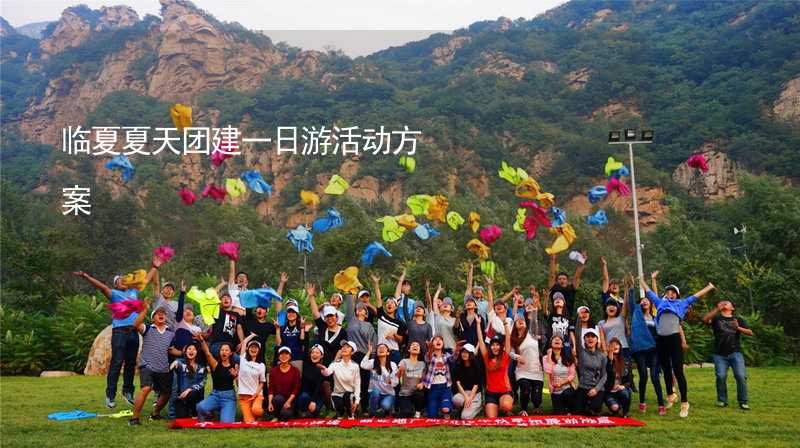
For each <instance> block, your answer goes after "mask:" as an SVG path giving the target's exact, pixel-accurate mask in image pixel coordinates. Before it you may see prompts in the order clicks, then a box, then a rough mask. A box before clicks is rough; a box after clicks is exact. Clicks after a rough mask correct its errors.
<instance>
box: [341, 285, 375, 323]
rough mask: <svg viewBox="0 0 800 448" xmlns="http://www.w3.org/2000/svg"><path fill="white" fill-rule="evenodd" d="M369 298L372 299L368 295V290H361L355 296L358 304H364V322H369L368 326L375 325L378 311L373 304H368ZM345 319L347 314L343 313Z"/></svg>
mask: <svg viewBox="0 0 800 448" xmlns="http://www.w3.org/2000/svg"><path fill="white" fill-rule="evenodd" d="M371 297H372V295H371V294H370V292H369V291H368V290H366V289H362V290H361V291H359V292H358V294H357V295H356V300H358V302H359V303H363V304H364V309H366V311H367V318H366V319H365V320H366V321H367V322H369V323H370V324H374V323H375V319H377V318H378V309H377V308H375V306H374V305H373V304H371V303H369V301H370V298H371ZM346 317H347V313H345V318H346Z"/></svg>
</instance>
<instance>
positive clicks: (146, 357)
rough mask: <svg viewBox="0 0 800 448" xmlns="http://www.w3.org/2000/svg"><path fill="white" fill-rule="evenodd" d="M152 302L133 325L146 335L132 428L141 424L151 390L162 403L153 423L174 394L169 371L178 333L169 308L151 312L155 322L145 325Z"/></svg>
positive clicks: (158, 407)
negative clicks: (172, 326) (171, 323)
mask: <svg viewBox="0 0 800 448" xmlns="http://www.w3.org/2000/svg"><path fill="white" fill-rule="evenodd" d="M147 306H148V303H147V301H145V309H144V310H142V312H141V313H139V315H138V316H137V317H136V320H135V321H134V322H133V326H134V328H136V331H138V332H139V334H141V335H142V355H141V359H140V364H139V380H140V383H141V390H140V391H139V395H138V396H137V397H136V402H135V404H134V407H133V416H132V417H131V419H130V421H129V422H128V423H129V424H130V425H138V424H139V415H140V413H141V412H142V408H143V407H144V403H145V400H147V395H149V394H150V391H151V390H152V391H155V392H156V394H158V400H157V402H156V405H155V406H154V407H153V413H152V414H151V415H150V419H151V420H160V419H161V418H162V417H161V415H160V414H161V409H163V408H164V406H165V405H166V404H167V401H168V400H169V397H170V393H171V392H172V377H171V376H170V372H169V356H168V353H169V346H170V344H171V343H172V338H173V337H174V336H175V333H174V332H173V331H172V330H171V329H170V328H169V327H168V326H167V313H168V311H167V308H165V307H159V308H155V309H154V310H153V312H152V313H150V319H151V320H152V321H153V323H152V324H150V325H145V324H144V317H145V316H146V313H145V311H146V310H147Z"/></svg>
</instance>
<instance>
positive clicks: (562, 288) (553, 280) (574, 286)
mask: <svg viewBox="0 0 800 448" xmlns="http://www.w3.org/2000/svg"><path fill="white" fill-rule="evenodd" d="M581 255H582V256H583V263H578V267H576V268H575V277H574V280H573V281H572V282H571V283H570V281H569V275H567V273H566V272H565V271H561V272H558V273H557V269H558V268H557V265H558V263H557V261H556V254H552V255H550V274H549V276H548V279H547V284H548V285H549V286H550V300H551V302H552V303H555V295H556V294H557V293H560V294H561V296H562V297H563V298H564V303H565V305H566V307H565V309H564V310H565V311H566V313H565V314H566V316H567V318H569V319H571V318H572V317H573V316H574V315H575V294H576V293H577V291H578V288H580V286H581V275H583V268H584V267H585V263H586V261H587V260H588V259H589V254H588V253H586V251H583V252H581ZM564 342H566V341H564Z"/></svg>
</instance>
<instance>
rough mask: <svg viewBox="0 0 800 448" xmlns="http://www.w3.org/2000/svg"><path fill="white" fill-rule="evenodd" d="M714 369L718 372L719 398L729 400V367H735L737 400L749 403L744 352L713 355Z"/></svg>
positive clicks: (724, 401)
mask: <svg viewBox="0 0 800 448" xmlns="http://www.w3.org/2000/svg"><path fill="white" fill-rule="evenodd" d="M713 357H714V370H715V371H716V373H717V400H718V401H721V402H723V403H727V402H728V367H729V366H730V368H731V369H733V377H734V378H735V379H736V400H737V401H738V402H739V404H745V403H747V372H745V367H744V356H743V355H742V352H733V353H731V354H730V355H728V356H722V355H713Z"/></svg>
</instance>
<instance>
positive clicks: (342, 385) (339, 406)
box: [322, 341, 361, 418]
mask: <svg viewBox="0 0 800 448" xmlns="http://www.w3.org/2000/svg"><path fill="white" fill-rule="evenodd" d="M357 349H358V348H357V346H356V343H355V342H352V341H342V342H341V348H340V349H339V351H338V352H337V353H336V358H335V359H334V361H333V362H332V363H331V365H329V366H328V367H327V368H326V369H325V370H323V371H322V374H323V375H325V376H331V375H333V393H332V394H331V398H332V399H333V407H334V409H335V410H336V416H337V418H341V417H347V418H353V417H354V416H355V414H356V410H357V409H358V403H359V402H360V401H361V400H360V391H361V369H360V368H359V365H358V364H357V363H356V362H355V361H353V359H352V357H353V353H354V352H355V351H356V350H357Z"/></svg>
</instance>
